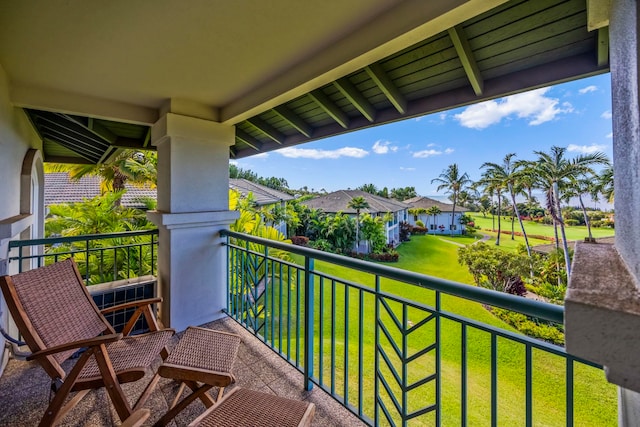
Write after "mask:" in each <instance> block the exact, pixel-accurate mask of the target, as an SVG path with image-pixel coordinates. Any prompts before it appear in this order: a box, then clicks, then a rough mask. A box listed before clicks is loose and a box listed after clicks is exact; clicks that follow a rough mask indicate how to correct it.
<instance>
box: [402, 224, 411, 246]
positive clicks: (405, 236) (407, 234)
mask: <svg viewBox="0 0 640 427" xmlns="http://www.w3.org/2000/svg"><path fill="white" fill-rule="evenodd" d="M409 240H411V224H409V223H408V222H404V221H402V222H401V223H400V241H401V242H408V241H409Z"/></svg>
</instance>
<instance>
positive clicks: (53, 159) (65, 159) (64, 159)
mask: <svg viewBox="0 0 640 427" xmlns="http://www.w3.org/2000/svg"><path fill="white" fill-rule="evenodd" d="M44 161H45V163H70V164H76V165H92V164H94V163H93V162H92V161H91V160H89V159H85V158H84V157H70V156H47V155H46V154H45V156H44Z"/></svg>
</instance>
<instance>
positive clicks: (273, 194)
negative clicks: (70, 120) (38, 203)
mask: <svg viewBox="0 0 640 427" xmlns="http://www.w3.org/2000/svg"><path fill="white" fill-rule="evenodd" d="M125 187H126V189H127V191H126V192H125V193H124V195H123V196H122V206H124V207H127V208H138V209H145V208H146V207H147V206H146V204H145V203H144V200H145V199H152V200H156V199H157V196H158V195H157V191H156V189H155V188H151V187H149V186H145V187H136V186H135V185H130V184H125ZM229 188H230V189H232V190H236V191H238V192H239V193H240V194H241V195H242V197H249V194H251V198H252V200H253V201H254V202H255V204H256V206H259V207H262V206H272V205H276V204H280V205H281V206H282V207H285V206H286V202H287V201H289V200H293V196H290V195H289V194H287V193H283V192H282V191H278V190H274V189H272V188H269V187H265V186H264V185H260V184H256V183H254V182H251V181H248V180H246V179H230V180H229ZM99 195H100V177H99V176H90V175H87V176H83V177H82V178H80V179H79V180H77V181H72V180H71V179H69V174H68V173H67V172H52V173H46V174H45V177H44V205H45V208H46V207H48V206H50V205H57V204H60V203H76V202H82V201H84V200H87V199H92V198H94V197H96V196H99ZM272 226H273V227H274V228H276V229H277V230H278V231H280V232H281V233H282V234H284V235H285V236H286V234H287V224H286V223H285V222H284V221H282V222H280V223H279V224H272Z"/></svg>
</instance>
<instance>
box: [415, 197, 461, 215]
mask: <svg viewBox="0 0 640 427" xmlns="http://www.w3.org/2000/svg"><path fill="white" fill-rule="evenodd" d="M404 202H405V203H407V204H408V205H410V206H411V207H412V208H422V209H429V208H430V207H432V206H437V207H438V208H439V209H440V210H441V211H442V212H451V211H452V210H453V204H452V203H443V202H439V201H437V200H435V199H430V198H429V197H423V196H417V197H412V198H411V199H407V200H405V201H404ZM468 211H469V209H467V208H465V207H462V206H456V212H468Z"/></svg>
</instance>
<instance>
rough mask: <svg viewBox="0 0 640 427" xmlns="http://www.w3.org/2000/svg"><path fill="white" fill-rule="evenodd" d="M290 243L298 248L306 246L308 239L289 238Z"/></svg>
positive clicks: (304, 237) (301, 237) (303, 237)
mask: <svg viewBox="0 0 640 427" xmlns="http://www.w3.org/2000/svg"><path fill="white" fill-rule="evenodd" d="M291 243H293V244H294V245H298V246H307V245H308V244H309V238H308V237H306V236H293V237H291Z"/></svg>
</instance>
